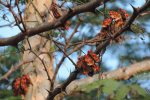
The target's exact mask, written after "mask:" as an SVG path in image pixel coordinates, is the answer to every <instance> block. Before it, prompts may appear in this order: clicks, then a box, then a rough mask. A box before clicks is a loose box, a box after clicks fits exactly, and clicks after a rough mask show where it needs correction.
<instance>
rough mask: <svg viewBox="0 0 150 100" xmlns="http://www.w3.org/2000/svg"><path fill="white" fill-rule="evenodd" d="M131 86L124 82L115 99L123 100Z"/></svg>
mask: <svg viewBox="0 0 150 100" xmlns="http://www.w3.org/2000/svg"><path fill="white" fill-rule="evenodd" d="M129 90H130V89H129V88H128V87H126V86H124V85H123V84H122V85H121V86H120V89H119V90H117V91H116V95H115V98H114V100H122V99H124V98H125V96H126V95H127V94H128V93H129Z"/></svg>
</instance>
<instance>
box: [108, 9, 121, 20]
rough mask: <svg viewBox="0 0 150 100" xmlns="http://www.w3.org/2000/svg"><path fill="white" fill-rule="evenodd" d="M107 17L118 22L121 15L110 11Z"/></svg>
mask: <svg viewBox="0 0 150 100" xmlns="http://www.w3.org/2000/svg"><path fill="white" fill-rule="evenodd" d="M109 15H110V17H111V18H113V19H114V20H115V21H118V20H119V19H121V18H122V17H121V15H120V14H119V13H118V12H115V11H110V12H109Z"/></svg>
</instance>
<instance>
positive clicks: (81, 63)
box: [77, 56, 84, 70]
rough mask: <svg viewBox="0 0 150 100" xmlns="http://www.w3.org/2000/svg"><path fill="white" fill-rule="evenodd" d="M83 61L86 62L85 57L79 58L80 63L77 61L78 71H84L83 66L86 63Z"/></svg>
mask: <svg viewBox="0 0 150 100" xmlns="http://www.w3.org/2000/svg"><path fill="white" fill-rule="evenodd" d="M83 60H84V57H83V56H81V57H80V58H78V61H77V69H79V70H80V69H82V66H83V64H84V62H83Z"/></svg>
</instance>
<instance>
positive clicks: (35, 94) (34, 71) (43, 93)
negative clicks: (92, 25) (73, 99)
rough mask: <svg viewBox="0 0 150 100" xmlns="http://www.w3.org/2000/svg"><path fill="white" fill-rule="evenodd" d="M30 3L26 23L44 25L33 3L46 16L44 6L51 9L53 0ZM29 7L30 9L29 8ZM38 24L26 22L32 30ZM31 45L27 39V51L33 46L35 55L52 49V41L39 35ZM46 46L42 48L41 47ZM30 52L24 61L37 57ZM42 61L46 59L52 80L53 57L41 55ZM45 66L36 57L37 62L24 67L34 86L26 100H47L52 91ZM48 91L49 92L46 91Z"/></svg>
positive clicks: (38, 0)
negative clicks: (49, 91) (50, 90)
mask: <svg viewBox="0 0 150 100" xmlns="http://www.w3.org/2000/svg"><path fill="white" fill-rule="evenodd" d="M28 1H29V3H28V4H26V11H25V15H24V19H25V21H38V22H40V23H43V22H42V20H41V18H40V16H39V14H38V13H37V11H36V10H35V8H34V6H33V5H32V3H33V4H34V5H35V7H36V8H37V10H38V11H39V12H40V15H42V16H43V15H44V14H45V13H47V12H48V10H47V8H46V7H45V6H44V4H45V5H46V6H47V7H48V8H50V6H51V4H52V0H33V1H32V0H28ZM31 2H32V3H31ZM28 7H29V8H28ZM48 19H49V20H48V21H49V22H50V21H52V20H53V18H52V17H51V16H49V18H48ZM36 24H37V22H26V25H27V26H28V27H30V28H33V27H36ZM28 39H29V43H30V44H29V43H28V41H27V39H26V40H25V44H24V46H25V49H28V48H30V46H29V45H31V48H32V50H33V52H34V53H36V54H38V53H39V52H47V51H49V50H50V48H51V47H52V41H46V39H44V38H41V37H40V36H38V35H35V36H32V37H29V38H28ZM45 43H46V45H45V46H44V47H42V46H41V45H44V44H45ZM33 52H30V51H25V52H24V55H23V60H28V59H31V58H33V57H35V56H36V55H35V54H34V53H33ZM39 57H40V58H41V59H44V60H43V61H44V63H45V65H46V68H47V70H48V74H49V75H50V78H52V75H53V55H47V54H41V55H39ZM44 69H45V68H44V66H43V64H42V61H41V60H40V59H39V58H38V57H36V59H35V61H34V62H33V63H29V64H26V65H24V66H23V70H24V73H27V74H28V75H29V77H30V79H31V82H32V85H31V84H30V86H29V88H28V92H27V94H26V95H25V100H45V98H46V97H47V96H48V92H47V90H49V89H50V81H49V80H47V79H48V76H47V73H46V71H45V70H44ZM46 89H47V90H46Z"/></svg>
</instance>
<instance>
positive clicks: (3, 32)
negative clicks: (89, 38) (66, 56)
mask: <svg viewBox="0 0 150 100" xmlns="http://www.w3.org/2000/svg"><path fill="white" fill-rule="evenodd" d="M134 1H135V3H134V4H133V5H134V6H135V7H141V6H142V5H143V4H144V2H145V0H134ZM130 2H131V1H130V0H129V3H130ZM118 6H120V8H122V9H124V8H126V9H129V10H131V11H132V7H131V6H130V4H128V6H123V5H122V4H121V1H120V2H118ZM10 16H11V15H10ZM130 16H131V15H130ZM11 21H13V18H11ZM0 22H1V23H0V25H5V24H7V23H6V21H5V22H4V21H2V20H0ZM69 31H70V32H72V30H69ZM97 31H99V30H97ZM19 32H20V30H19V29H18V27H17V26H15V27H12V28H10V27H4V28H0V36H1V37H3V38H6V37H10V36H14V35H16V34H18V33H19ZM131 41H133V42H134V41H140V39H137V40H131ZM131 41H130V42H131ZM145 41H146V42H149V39H146V40H145ZM88 48H89V47H88V46H86V49H84V50H83V51H84V52H87V50H88ZM120 48H121V47H120V46H119V45H118V49H120ZM57 54H60V53H57ZM57 54H56V55H57ZM60 55H61V54H60ZM110 55H112V54H110V52H106V53H105V54H104V56H103V62H107V63H106V64H107V66H108V67H110V70H114V69H116V68H117V67H118V65H119V62H118V61H117V58H116V57H115V56H110ZM56 57H57V59H58V60H60V59H61V57H60V56H56ZM70 58H73V61H74V62H76V61H77V59H76V58H77V55H76V53H74V54H73V55H71V56H70ZM57 62H58V61H57ZM64 64H65V65H67V68H66V67H65V66H64V65H63V66H61V68H60V69H59V78H63V79H66V78H67V77H68V76H69V73H70V72H69V71H70V69H71V71H73V70H74V66H73V64H72V63H71V62H70V61H69V60H65V61H64ZM68 65H69V66H68ZM67 69H69V71H68V70H67ZM57 77H58V76H57Z"/></svg>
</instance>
